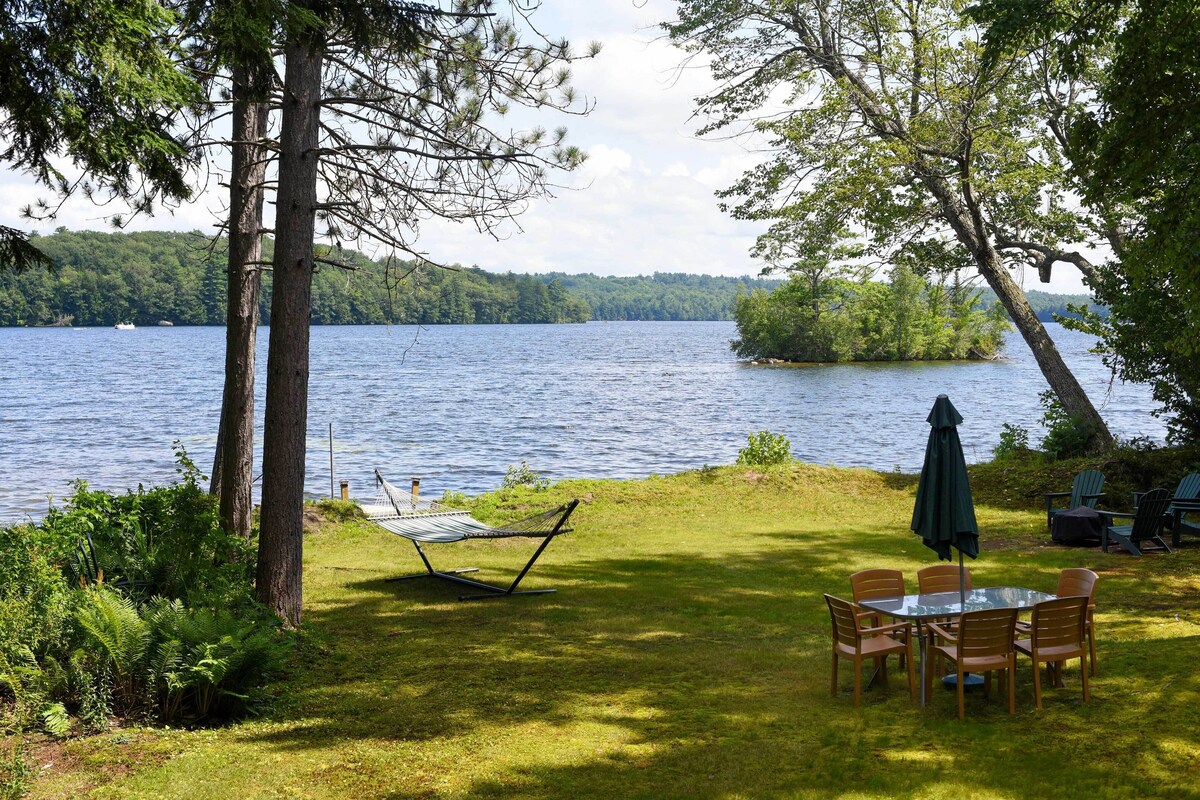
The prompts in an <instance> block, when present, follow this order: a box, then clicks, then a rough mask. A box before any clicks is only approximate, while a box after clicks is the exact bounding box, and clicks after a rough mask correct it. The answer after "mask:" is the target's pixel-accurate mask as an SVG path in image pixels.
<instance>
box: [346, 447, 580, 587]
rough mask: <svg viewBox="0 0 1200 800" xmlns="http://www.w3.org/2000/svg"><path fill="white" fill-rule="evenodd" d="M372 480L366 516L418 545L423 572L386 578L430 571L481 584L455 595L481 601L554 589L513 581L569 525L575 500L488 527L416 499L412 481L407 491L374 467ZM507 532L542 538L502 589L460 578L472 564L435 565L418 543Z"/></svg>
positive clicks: (449, 578) (460, 513) (461, 513)
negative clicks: (521, 587)
mask: <svg viewBox="0 0 1200 800" xmlns="http://www.w3.org/2000/svg"><path fill="white" fill-rule="evenodd" d="M375 480H376V482H377V483H378V485H379V492H378V493H377V494H376V495H375V502H374V503H371V504H370V505H367V504H361V508H362V510H363V512H364V513H365V514H366V515H367V519H369V520H371V521H372V522H374V523H375V524H376V525H378V526H379V527H381V528H383V529H384V530H386V531H389V532H391V533H394V534H396V535H397V536H403V537H404V538H406V539H409V540H410V541H412V543H413V546H414V547H416V548H417V553H418V555H420V556H421V561H422V562H423V563H424V564H425V572H423V573H418V574H417V575H404V576H401V577H399V578H388V579H387V580H389V581H399V580H409V579H410V578H423V577H426V576H430V577H434V578H441V579H443V580H447V581H453V582H454V583H458V584H462V585H464V586H470V587H472V588H475V589H481V590H483V591H484V592H485V594H470V595H462V596H460V597H459V598H458V599H459V600H482V599H485V598H489V597H507V596H510V595H514V594H548V593H550V592H553V591H554V590H553V589H534V590H532V591H520V592H518V591H517V590H516V589H517V585H518V584H520V583H521V579H522V578H524V577H525V573H527V572H529V568H530V567H532V566H533V563H534V562H535V561H537V559H538V556H540V555H541V554H542V551H543V550H545V549H546V545H548V544H550V540H551V539H553V538H554V537H555V536H558V535H559V534H563V533H566V532H567V531H569V530H570V528H568V527H566V523H567V519H568V518H570V516H571V512H572V511H574V510H575V506H577V505H579V501H578V500H572V501H571V502H570V503H567V504H566V505H564V506H559V507H558V508H554V509H551V510H549V511H546V512H545V513H542V514H538V515H536V516H533V517H529V518H528V519H523V520H521V521H519V522H512V523H509V524H507V525H505V526H504V527H503V528H493V527H492V526H490V525H484V524H483V523H482V522H480V521H479V520H477V519H474V518H473V517H472V516H471V515H470V514H469V513H468V512H466V511H463V510H461V509H457V508H451V507H450V506H447V505H443V504H442V503H439V502H438V501H436V500H422V499H420V498H419V497H418V496H417V494H416V492H415V490H416V484H415V482H414V485H413V488H414V492H413V493H412V494H409V493H405V492H403V491H401V490H399V489H397V488H396V487H395V486H392V485H391V484H390V483H388V482H387V481H386V480H384V478H383V476H382V475H380V474H379V470H375ZM506 536H538V537H541V538H542V543H541V544H540V545H539V546H538V548H537V552H535V553H534V554H533V557H532V558H530V559H529V561H528V563H526V564H525V566H524V568H523V569H522V570H521V571H520V573H519V574H518V575H517V577H516V579H515V580H514V581H513V582H512V584H511V585H509V586H508V587H507V588H505V587H502V586H495V585H493V584H489V583H483V582H482V581H476V580H472V579H470V578H463V577H461V573H464V572H477V571H478V570H476V569H475V568H474V567H472V568H469V569H455V570H449V571H441V570H436V569H434V568H433V565H432V564H430V563H429V558H428V557H427V556H426V555H425V551H424V550H423V549H421V543H422V542H424V543H427V544H428V543H438V544H443V543H446V542H459V541H462V540H463V539H497V538H501V537H506Z"/></svg>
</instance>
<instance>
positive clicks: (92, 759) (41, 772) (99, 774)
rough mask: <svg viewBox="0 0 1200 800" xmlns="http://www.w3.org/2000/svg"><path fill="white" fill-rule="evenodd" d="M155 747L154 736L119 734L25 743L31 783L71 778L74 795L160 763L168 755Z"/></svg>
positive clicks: (37, 738)
mask: <svg viewBox="0 0 1200 800" xmlns="http://www.w3.org/2000/svg"><path fill="white" fill-rule="evenodd" d="M156 744H158V743H157V742H156V740H155V738H154V737H153V736H147V735H146V734H144V733H136V732H133V731H122V730H116V731H113V732H111V733H104V734H101V735H98V736H90V737H83V738H79V739H67V740H65V741H61V740H58V739H52V738H50V737H47V736H34V737H28V738H26V740H25V747H26V757H27V759H28V762H29V767H30V772H31V774H32V776H33V778H34V780H35V781H36V780H37V779H38V777H39V776H47V775H64V776H70V778H69V780H70V781H71V783H72V784H73V791H74V792H75V793H76V794H82V793H84V792H87V791H90V790H92V789H95V788H97V787H99V786H103V785H105V784H108V783H112V782H113V781H119V780H121V779H122V778H124V777H126V776H127V775H130V774H132V773H134V772H137V771H139V770H141V769H143V768H145V767H150V766H155V765H157V764H161V763H163V762H164V761H166V760H167V759H168V758H170V753H169V752H165V751H164V750H163V749H161V747H156Z"/></svg>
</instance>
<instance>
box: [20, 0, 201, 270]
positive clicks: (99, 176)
mask: <svg viewBox="0 0 1200 800" xmlns="http://www.w3.org/2000/svg"><path fill="white" fill-rule="evenodd" d="M174 20H175V16H174V15H173V14H172V13H171V12H170V11H168V10H167V9H166V8H164V7H163V6H162V5H160V4H159V3H158V2H155V0H134V1H133V2H117V0H49V1H47V0H9V2H5V3H3V4H0V139H2V141H3V143H4V148H3V150H0V161H3V162H8V163H9V164H10V165H11V166H12V167H14V168H16V169H19V170H23V171H25V172H27V173H29V174H30V175H32V176H33V177H34V178H35V179H36V180H37V181H38V182H39V183H41V184H42V185H44V186H46V187H48V188H51V189H53V190H55V191H56V192H58V193H59V194H60V195H63V196H66V195H69V194H72V193H74V192H75V191H79V190H82V191H83V192H84V193H85V194H87V195H89V196H91V195H92V194H93V193H94V192H95V191H96V190H97V189H99V190H100V191H101V192H102V194H103V197H104V198H107V199H112V198H120V199H122V200H125V201H127V202H128V203H129V204H130V205H131V207H132V208H133V209H135V210H146V209H149V208H150V207H151V206H152V205H153V204H154V203H155V202H156V201H157V200H164V201H167V202H171V201H178V200H184V199H186V198H188V197H190V196H191V186H190V184H189V181H188V175H187V172H188V169H189V166H190V163H191V160H192V159H191V156H190V154H189V153H188V151H187V150H186V148H185V147H184V145H183V143H182V142H181V141H180V139H179V138H178V136H177V134H176V133H175V131H174V130H173V129H172V123H173V119H174V117H175V114H176V112H178V111H179V110H180V109H182V108H183V107H185V106H187V105H188V104H190V103H193V102H195V101H197V100H198V99H199V96H200V95H199V91H198V87H197V85H196V83H195V82H194V81H193V80H192V79H191V77H190V76H189V75H188V74H187V73H186V72H185V71H183V70H182V69H180V68H179V66H178V64H177V63H176V61H175V60H174V56H175V55H176V51H175V49H174V48H173V46H172V45H171V39H170V37H169V35H168V34H169V31H170V28H171V25H172V24H173V22H174ZM64 158H65V159H66V160H68V161H70V162H71V164H72V165H73V166H74V167H76V168H77V169H78V170H79V171H80V175H79V176H78V177H75V178H71V177H68V176H67V174H65V173H64V172H63V171H62V170H61V169H60V167H59V161H60V159H64ZM55 210H56V208H55V207H53V206H51V205H49V204H48V203H45V202H42V203H39V206H38V209H37V210H36V211H35V210H34V209H26V213H27V214H29V215H36V216H41V217H50V216H53V214H54V211H55ZM47 263H48V262H47V260H46V259H45V258H43V257H41V256H40V254H39V253H38V251H37V248H36V247H34V246H32V244H31V243H30V242H29V240H28V239H27V238H26V237H24V236H23V235H22V234H21V233H20V232H18V231H15V230H14V229H12V228H0V268H4V267H14V268H16V269H24V268H25V267H28V266H31V265H36V264H41V265H45V264H47Z"/></svg>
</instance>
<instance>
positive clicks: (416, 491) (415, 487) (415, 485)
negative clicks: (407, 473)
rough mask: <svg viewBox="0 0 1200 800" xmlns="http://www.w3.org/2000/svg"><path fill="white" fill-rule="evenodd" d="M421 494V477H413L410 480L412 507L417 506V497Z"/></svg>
mask: <svg viewBox="0 0 1200 800" xmlns="http://www.w3.org/2000/svg"><path fill="white" fill-rule="evenodd" d="M420 494H421V479H420V478H413V482H412V504H413V508H416V507H417V497H418V495H420Z"/></svg>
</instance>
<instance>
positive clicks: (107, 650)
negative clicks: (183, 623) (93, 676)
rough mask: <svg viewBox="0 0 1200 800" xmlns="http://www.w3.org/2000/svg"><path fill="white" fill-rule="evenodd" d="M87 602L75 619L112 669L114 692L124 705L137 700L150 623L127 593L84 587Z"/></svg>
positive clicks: (132, 703)
mask: <svg viewBox="0 0 1200 800" xmlns="http://www.w3.org/2000/svg"><path fill="white" fill-rule="evenodd" d="M87 595H88V602H87V603H86V604H85V605H84V606H83V607H82V608H80V609H79V611H78V612H76V619H77V620H78V621H79V625H80V627H81V628H83V630H84V632H85V634H86V635H87V636H88V638H89V642H88V643H89V644H91V645H93V647H94V648H95V650H96V651H97V652H98V653H100V654H101V662H102V663H103V664H105V665H106V666H108V667H109V669H110V670H111V671H112V677H113V681H114V684H115V688H116V691H117V696H118V698H119V699H120V700H121V702H122V703H123V704H124V705H125V707H126V708H132V707H133V706H135V705H136V703H137V695H138V689H139V687H140V686H141V683H142V681H141V678H142V676H143V675H144V672H145V659H146V654H147V648H148V646H149V644H150V626H149V625H148V624H147V623H146V622H145V620H143V619H142V618H141V616H139V615H138V608H137V605H136V604H135V603H134V602H133V601H132V600H130V599H129V598H128V597H123V596H122V595H119V594H117V593H116V592H115V591H113V590H112V589H109V588H107V587H104V586H100V587H96V588H94V589H90V590H88V593H87Z"/></svg>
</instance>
